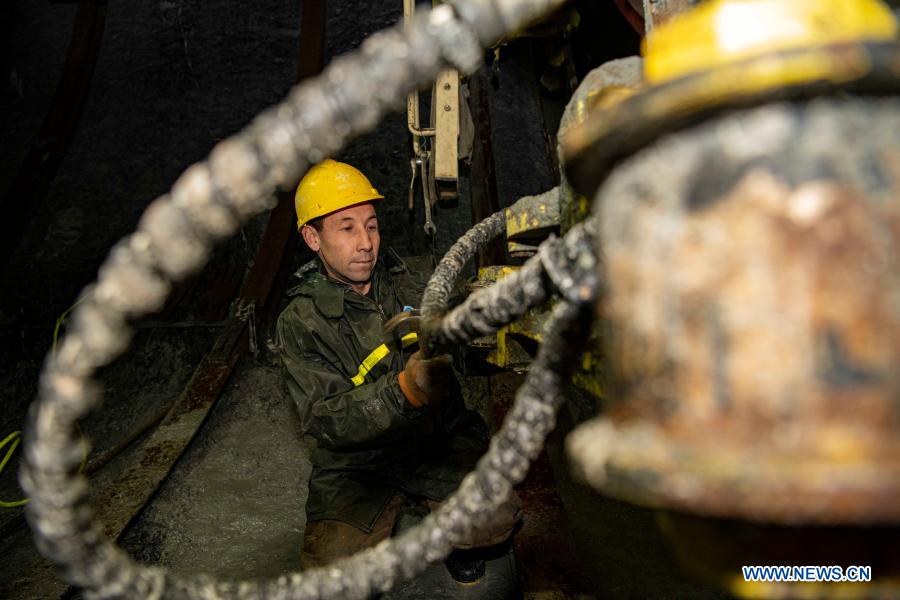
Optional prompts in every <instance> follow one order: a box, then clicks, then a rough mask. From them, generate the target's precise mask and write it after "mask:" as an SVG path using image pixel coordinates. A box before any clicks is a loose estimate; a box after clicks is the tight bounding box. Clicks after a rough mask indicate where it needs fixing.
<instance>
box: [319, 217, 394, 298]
mask: <svg viewBox="0 0 900 600" xmlns="http://www.w3.org/2000/svg"><path fill="white" fill-rule="evenodd" d="M302 234H303V239H304V240H305V241H306V244H307V245H308V246H309V247H310V249H311V250H312V251H313V252H316V253H318V254H319V256H320V257H321V258H322V262H324V263H325V268H326V270H327V271H328V274H329V275H330V276H331V277H332V278H334V279H337V280H339V281H344V282H345V283H349V284H351V285H354V284H355V285H365V284H367V283H368V282H369V280H370V279H371V277H372V270H373V269H374V268H375V261H376V259H377V258H378V245H379V243H380V242H381V238H380V236H379V235H378V218H377V217H376V216H375V207H374V206H372V204H371V203H368V204H357V205H356V206H350V207H348V208H345V209H343V210H339V211H337V212H333V213H331V214H330V215H328V216H326V217H324V218H323V219H322V231H317V230H316V229H315V228H313V227H311V226H306V227H304V228H303V230H302ZM365 291H366V292H367V291H368V289H366V290H365ZM363 293H365V292H363Z"/></svg>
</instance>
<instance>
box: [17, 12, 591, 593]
mask: <svg viewBox="0 0 900 600" xmlns="http://www.w3.org/2000/svg"><path fill="white" fill-rule="evenodd" d="M559 4H560V2H559V0H519V1H518V2H510V1H506V0H502V1H501V0H493V1H488V0H482V1H478V0H457V1H454V2H451V3H450V4H444V5H441V6H439V7H437V8H435V9H433V10H431V11H429V12H422V13H420V14H418V15H416V17H415V18H414V20H413V21H412V22H411V23H409V24H408V25H406V26H397V27H394V28H393V29H389V30H386V31H384V32H381V33H379V34H376V35H375V36H372V37H371V38H370V39H368V40H367V41H366V42H365V43H364V44H363V46H362V48H361V49H360V50H359V51H358V52H356V53H353V54H351V55H348V56H346V57H343V58H340V59H338V60H336V61H334V62H333V63H332V65H331V66H330V67H329V68H328V69H327V70H326V71H325V72H324V73H323V74H322V75H321V76H319V77H317V78H315V79H313V80H308V82H305V83H303V84H301V85H299V86H298V87H297V88H295V89H294V90H293V91H292V92H291V93H290V95H289V96H288V98H287V99H286V100H285V101H284V102H283V103H281V104H279V105H277V106H275V107H273V108H271V109H269V110H267V111H265V112H264V113H262V114H261V115H260V116H259V117H257V118H256V119H255V120H254V121H253V122H252V123H251V124H250V125H249V126H248V127H247V128H246V129H245V130H244V131H242V132H240V133H238V134H237V135H235V136H234V137H232V138H229V139H227V140H225V141H223V142H222V143H220V144H219V145H217V146H216V148H215V149H214V150H213V152H212V153H211V155H210V157H209V159H208V160H207V161H204V162H201V163H198V164H195V165H193V166H192V167H190V168H189V169H188V170H187V171H186V172H185V173H184V174H183V175H182V176H181V177H180V178H179V179H178V181H177V182H176V183H175V185H174V186H173V188H172V190H171V191H170V193H169V194H167V195H164V196H163V197H161V198H159V199H157V200H156V201H154V202H153V203H152V204H151V205H150V206H149V208H148V209H147V211H146V212H145V213H144V215H143V217H142V219H141V221H140V223H139V226H138V229H137V231H136V232H134V233H132V234H131V235H129V236H127V237H126V238H125V239H123V240H122V241H120V242H119V243H118V244H117V245H116V246H115V247H114V248H113V250H112V251H111V252H110V255H109V256H108V258H107V259H106V261H105V262H104V264H103V265H102V266H101V268H100V272H99V277H98V281H97V282H96V284H94V285H93V286H91V287H90V291H91V292H92V293H91V294H90V295H89V298H88V299H87V300H85V301H84V302H83V303H82V304H81V305H79V306H78V308H77V309H76V310H75V312H74V315H73V319H72V320H73V325H72V327H71V328H70V330H69V332H68V333H67V335H66V336H65V338H64V339H63V341H62V343H61V344H60V348H59V351H58V352H57V354H56V355H55V356H48V358H47V360H46V363H45V366H44V370H43V372H42V375H41V381H40V394H39V398H38V400H37V401H36V402H35V403H34V404H33V405H32V407H31V409H30V412H29V418H28V422H27V426H26V433H25V436H24V437H25V445H24V450H25V451H24V454H25V459H24V464H23V469H22V475H21V484H22V487H23V489H24V490H25V491H26V493H27V494H29V495H30V496H31V498H32V502H31V503H30V504H29V506H28V508H27V512H26V514H27V517H28V520H29V524H30V525H31V527H32V529H33V531H34V534H35V542H36V544H37V547H38V549H39V550H40V551H41V552H42V553H43V554H44V555H45V556H46V557H48V558H50V559H51V560H52V561H54V562H55V563H56V564H58V565H59V566H60V567H61V570H62V574H63V576H64V577H65V578H66V579H67V581H69V582H70V583H72V584H74V585H77V586H79V587H81V588H83V589H84V593H85V596H86V597H89V598H140V597H153V598H163V597H165V598H255V597H266V598H268V597H272V598H325V597H335V596H340V597H343V598H363V597H366V596H368V595H369V594H371V593H373V592H376V591H382V590H386V589H389V588H390V587H391V586H392V585H393V584H394V583H395V582H396V581H398V580H399V578H401V577H403V578H408V577H411V576H413V575H414V574H416V573H417V572H418V571H420V570H421V569H422V568H424V566H425V565H426V564H427V563H428V562H431V561H435V560H439V559H440V558H442V557H443V556H444V555H446V554H447V553H448V552H449V550H450V548H451V547H452V546H453V544H454V543H455V542H458V541H460V540H462V539H465V536H466V535H468V532H469V531H470V530H471V527H472V526H473V524H474V526H477V525H478V523H480V522H483V520H484V519H486V518H488V517H489V516H490V513H491V512H492V509H493V508H494V507H496V506H498V505H499V504H500V503H502V502H503V500H505V498H506V495H507V494H508V492H509V489H511V487H512V485H514V484H515V483H516V482H518V481H521V479H522V478H523V477H524V474H525V471H526V469H527V466H528V462H529V460H530V459H531V458H532V457H533V456H534V455H535V454H536V453H537V452H538V451H539V450H540V447H541V445H542V443H543V439H544V436H545V435H546V432H547V431H549V428H548V427H550V428H552V416H553V413H554V409H553V406H554V403H558V402H559V398H560V397H561V394H559V393H558V391H559V383H560V381H561V379H560V377H561V375H560V374H559V373H562V372H563V368H564V367H566V366H567V365H568V364H569V363H571V362H572V361H571V360H569V359H568V358H566V357H568V356H569V354H570V353H571V352H573V348H576V347H577V345H576V344H573V343H572V341H571V339H565V336H566V335H568V333H569V331H570V325H571V323H572V322H573V321H574V319H575V318H576V317H577V316H578V314H579V313H580V312H581V311H582V310H583V309H582V308H580V306H584V304H581V305H577V304H573V303H572V302H570V301H568V300H566V301H564V302H561V303H560V304H559V306H558V307H557V309H556V310H555V311H554V317H553V318H552V319H551V321H550V324H551V326H553V327H556V328H558V329H557V330H555V331H558V332H559V335H557V334H555V333H553V334H551V332H548V337H547V339H546V341H545V344H544V346H543V347H542V350H541V354H539V356H538V358H537V359H536V360H535V363H534V365H533V368H532V373H530V374H529V380H528V381H526V384H525V385H524V386H523V389H522V391H521V393H520V394H519V398H518V399H517V402H516V406H515V407H514V409H513V411H512V412H511V414H510V417H509V419H508V422H507V425H505V426H504V428H503V429H502V430H501V432H500V433H499V434H498V435H497V436H496V438H495V439H494V441H493V442H492V445H491V450H490V451H489V452H488V454H486V455H485V456H484V457H483V458H482V460H481V461H480V463H479V468H478V470H477V471H476V472H475V473H474V474H472V475H470V476H469V477H467V478H466V480H465V481H464V482H463V484H462V486H461V488H460V490H459V491H458V492H457V493H456V494H455V495H454V496H453V497H452V498H451V499H450V500H448V502H447V503H446V504H445V506H443V507H442V508H441V509H439V510H438V511H437V512H436V513H435V514H433V515H431V516H429V517H428V518H427V519H426V520H425V522H424V523H423V524H422V526H420V527H417V528H416V529H414V530H412V531H410V532H408V533H407V534H406V535H404V536H402V537H400V538H397V539H395V540H388V541H387V542H385V543H383V544H381V545H379V546H378V547H376V548H374V549H370V550H368V551H366V552H363V553H360V554H359V555H356V556H354V557H351V558H349V559H346V560H344V561H340V562H338V563H336V564H335V565H333V566H329V567H327V568H325V569H317V570H313V571H308V572H303V573H295V574H291V575H285V576H282V577H280V578H278V579H277V580H274V581H263V582H256V581H254V582H220V581H216V580H214V579H212V578H209V577H206V576H202V575H201V576H180V575H176V574H173V573H171V572H169V571H168V570H166V569H162V568H158V567H148V566H143V565H138V564H136V563H134V562H133V561H131V560H130V559H129V558H128V557H127V556H126V555H125V553H124V552H123V551H122V550H121V549H120V548H118V547H117V546H116V545H115V544H114V543H113V542H111V541H110V540H108V539H106V537H105V536H104V535H103V531H102V526H101V525H100V524H99V523H97V522H95V520H94V518H93V513H92V510H91V507H90V503H89V498H88V496H89V489H88V482H87V479H86V478H85V477H84V476H82V475H79V474H78V473H77V470H78V465H79V463H80V462H81V456H82V448H81V445H80V443H79V442H80V439H79V436H78V435H77V430H76V428H75V424H76V422H77V421H78V419H80V418H82V417H83V416H85V415H86V414H87V413H88V412H89V411H90V410H92V409H95V408H97V407H98V406H99V404H100V401H101V393H100V389H99V386H98V385H97V384H96V383H95V382H94V381H93V380H92V376H93V375H94V373H95V372H96V371H97V369H98V368H100V367H102V366H104V365H107V364H109V363H110V362H111V361H113V360H114V359H115V358H117V357H118V356H119V355H120V354H121V353H122V352H124V350H125V349H126V348H127V347H128V344H129V341H130V336H131V335H132V333H133V332H132V329H131V328H130V326H129V325H128V321H129V320H131V319H135V318H137V317H140V316H142V315H144V314H147V313H149V312H152V311H154V310H157V309H158V308H159V307H161V306H162V304H163V302H164V301H165V299H166V296H167V295H168V293H169V291H170V288H171V285H172V284H173V283H174V282H177V281H180V280H182V279H184V278H185V277H187V276H188V275H190V274H191V273H193V272H195V271H196V270H197V269H199V268H200V267H201V266H202V265H203V264H204V262H205V261H206V259H207V257H208V255H209V252H210V250H211V247H212V245H213V244H214V243H215V242H216V241H218V240H220V239H222V238H224V237H227V236H229V235H231V234H233V233H234V232H235V231H236V230H237V228H238V227H239V226H240V225H241V224H242V223H243V222H245V221H247V220H248V219H250V218H251V217H253V216H255V215H256V214H258V213H260V212H261V211H263V210H264V209H266V208H269V207H270V206H271V201H270V198H271V196H272V194H273V193H274V191H275V190H276V189H277V188H284V187H289V186H291V185H292V184H293V183H294V182H295V181H296V180H297V179H299V177H300V175H302V173H303V172H305V170H306V168H307V167H308V166H309V165H310V164H313V163H315V162H318V161H319V160H321V159H322V158H323V157H325V156H328V155H331V154H334V153H335V152H337V151H338V150H340V148H341V147H342V146H343V145H344V144H345V143H346V141H347V140H348V139H350V137H352V136H355V135H359V134H361V133H363V132H366V131H368V130H370V129H372V128H373V127H374V125H375V124H376V123H377V121H378V120H379V119H380V118H381V116H383V115H384V114H385V113H386V112H387V111H388V110H390V109H392V108H394V107H396V106H399V105H400V104H401V103H402V100H403V98H404V97H405V95H406V94H407V92H409V91H410V90H412V89H415V88H417V87H419V86H421V85H423V84H425V83H427V82H429V81H431V80H432V79H433V78H434V77H435V76H436V75H437V73H438V72H439V70H440V69H442V68H444V67H445V66H447V65H448V64H449V65H450V66H453V67H455V68H457V69H459V70H460V71H461V72H463V73H471V72H472V71H474V70H475V69H476V68H477V67H478V66H479V65H480V63H481V57H482V54H481V53H482V49H483V47H484V46H486V45H487V44H490V43H491V42H493V41H494V40H496V39H497V38H499V37H500V36H501V35H503V34H505V33H507V32H511V31H514V30H516V29H518V28H519V27H521V26H523V25H524V24H526V23H527V22H529V21H531V20H533V19H534V18H536V17H538V16H540V15H541V14H544V13H546V12H549V11H550V10H552V9H554V8H556V7H557V6H558V5H559ZM548 275H549V274H548ZM584 329H585V328H584V327H574V331H572V332H571V333H572V335H579V334H581V333H582V332H583V331H584ZM562 359H565V360H562ZM547 365H549V366H547ZM529 381H530V383H529Z"/></svg>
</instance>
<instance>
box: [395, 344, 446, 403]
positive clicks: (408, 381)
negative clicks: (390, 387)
mask: <svg viewBox="0 0 900 600" xmlns="http://www.w3.org/2000/svg"><path fill="white" fill-rule="evenodd" d="M450 360H451V359H450V355H449V354H443V355H441V356H437V357H435V358H422V351H421V350H419V351H417V352H416V353H415V354H413V355H412V356H410V357H409V360H408V361H406V367H404V369H403V371H401V372H400V376H399V377H398V378H397V382H398V383H399V384H400V389H401V390H403V395H404V396H406V399H407V400H408V401H409V403H410V404H412V405H413V406H415V407H416V408H419V407H421V406H425V405H426V404H432V403H439V402H441V401H442V400H443V399H444V398H446V397H447V394H448V393H449V392H450V383H451V380H452V377H453V367H451V366H450Z"/></svg>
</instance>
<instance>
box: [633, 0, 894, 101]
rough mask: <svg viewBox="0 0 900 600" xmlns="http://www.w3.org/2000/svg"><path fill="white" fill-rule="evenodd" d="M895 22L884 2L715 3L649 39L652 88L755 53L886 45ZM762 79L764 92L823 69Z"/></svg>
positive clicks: (647, 68) (811, 77)
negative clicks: (869, 43) (858, 44)
mask: <svg viewBox="0 0 900 600" xmlns="http://www.w3.org/2000/svg"><path fill="white" fill-rule="evenodd" d="M897 31H898V28H897V21H896V19H895V18H894V15H893V13H892V12H891V10H890V9H889V8H888V7H887V6H886V5H885V4H884V3H883V2H881V1H880V0H710V1H709V2H704V3H702V4H701V5H699V6H698V7H696V8H694V9H692V10H689V11H687V12H685V13H683V14H681V15H679V16H677V17H675V18H673V19H672V20H671V21H669V22H668V23H666V24H665V25H664V26H662V27H659V28H657V29H654V30H653V32H652V34H650V35H648V36H647V38H646V39H645V41H644V48H643V53H644V55H645V58H644V75H645V77H646V80H647V82H648V83H650V84H656V83H662V82H665V81H670V80H672V79H677V78H679V77H683V76H685V75H688V74H691V73H696V72H700V71H706V70H710V69H715V68H718V67H724V66H727V65H733V64H735V63H737V62H739V61H742V60H745V59H749V58H753V57H756V56H760V55H764V54H771V53H777V52H783V51H786V50H794V49H802V48H809V47H815V46H826V45H831V44H839V43H850V42H868V41H887V40H892V39H896V37H897ZM793 67H794V68H793V69H791V70H786V71H783V72H780V71H778V70H775V71H773V72H771V73H769V74H768V76H762V77H758V78H757V80H756V83H757V84H758V85H760V86H763V87H761V88H760V89H766V88H768V87H775V86H776V85H789V84H793V83H797V82H799V81H811V80H814V79H815V78H816V77H817V76H818V75H819V74H820V72H821V71H822V68H821V67H822V65H819V64H809V65H805V69H804V65H793Z"/></svg>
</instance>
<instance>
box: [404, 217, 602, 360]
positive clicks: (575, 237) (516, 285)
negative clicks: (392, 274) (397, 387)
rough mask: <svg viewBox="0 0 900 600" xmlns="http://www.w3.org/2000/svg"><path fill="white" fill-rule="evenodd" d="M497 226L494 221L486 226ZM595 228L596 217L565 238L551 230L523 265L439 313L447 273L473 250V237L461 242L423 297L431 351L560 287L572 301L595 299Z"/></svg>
mask: <svg viewBox="0 0 900 600" xmlns="http://www.w3.org/2000/svg"><path fill="white" fill-rule="evenodd" d="M495 216H496V215H495ZM493 218H494V217H489V218H488V219H493ZM492 226H494V224H493V223H491V224H489V225H488V226H487V227H486V229H488V227H492ZM592 231H593V221H592V220H587V221H584V222H583V223H579V224H577V225H575V226H574V227H573V228H572V229H571V230H570V231H569V232H568V233H566V235H565V237H564V238H561V239H560V238H556V237H554V236H551V237H550V238H549V239H548V240H545V241H544V242H543V243H542V244H541V245H540V247H539V249H538V253H537V254H536V255H535V256H533V257H532V258H530V259H528V260H527V261H526V262H525V264H524V265H522V267H521V268H520V269H519V270H518V271H516V272H514V273H512V274H510V275H507V276H506V277H504V278H503V279H501V280H499V281H498V282H497V283H495V284H494V285H492V286H490V287H488V288H485V289H482V290H478V291H477V292H474V293H472V294H471V295H469V297H468V298H466V300H465V302H463V303H462V304H461V305H459V306H457V307H456V308H454V309H453V310H452V311H450V312H449V313H447V314H446V315H443V317H442V318H439V315H441V314H442V311H445V310H446V306H447V300H446V299H447V297H448V295H449V289H450V287H452V282H451V281H448V279H447V274H449V273H451V272H453V271H455V272H456V273H458V272H459V271H460V270H461V269H462V267H461V266H460V260H462V258H463V256H464V253H469V255H470V256H471V254H472V253H474V252H472V251H471V248H470V246H469V244H468V243H466V244H464V245H461V246H460V249H459V253H458V254H457V255H455V256H454V257H453V258H452V260H448V265H447V274H445V273H444V272H441V274H440V278H439V279H438V280H435V277H436V276H437V275H438V272H437V270H436V271H435V276H433V277H432V281H430V282H429V286H428V288H426V294H427V296H426V297H427V299H428V304H427V306H426V303H425V300H424V299H423V303H422V308H423V312H424V311H425V310H426V308H427V310H428V314H427V318H426V319H425V320H423V332H422V337H423V339H424V340H425V343H426V344H427V347H428V349H429V351H430V352H431V353H432V354H439V353H441V352H446V351H447V349H449V348H452V347H453V346H454V345H458V344H462V343H466V342H469V341H471V340H473V339H475V338H476V337H479V336H483V335H488V334H491V333H494V332H496V331H497V330H498V329H500V328H501V327H503V326H505V325H508V324H510V323H512V322H513V321H516V320H517V319H519V318H520V317H522V316H523V315H524V314H525V313H526V312H527V311H528V310H530V309H531V308H534V307H536V306H539V305H540V304H542V303H543V302H545V301H546V300H547V299H548V298H549V297H550V295H551V294H552V293H559V294H560V295H561V296H562V297H564V298H566V299H567V300H569V301H570V302H571V303H573V304H581V303H584V302H589V301H591V300H593V298H595V297H596V294H597V293H598V289H599V286H600V284H599V280H598V278H597V258H596V253H595V249H594V244H593V237H592V233H591V232H592ZM442 262H443V261H442ZM463 262H464V261H463Z"/></svg>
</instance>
